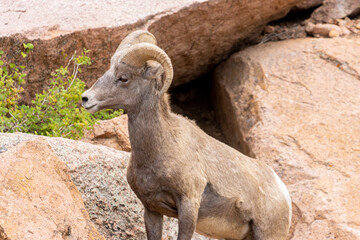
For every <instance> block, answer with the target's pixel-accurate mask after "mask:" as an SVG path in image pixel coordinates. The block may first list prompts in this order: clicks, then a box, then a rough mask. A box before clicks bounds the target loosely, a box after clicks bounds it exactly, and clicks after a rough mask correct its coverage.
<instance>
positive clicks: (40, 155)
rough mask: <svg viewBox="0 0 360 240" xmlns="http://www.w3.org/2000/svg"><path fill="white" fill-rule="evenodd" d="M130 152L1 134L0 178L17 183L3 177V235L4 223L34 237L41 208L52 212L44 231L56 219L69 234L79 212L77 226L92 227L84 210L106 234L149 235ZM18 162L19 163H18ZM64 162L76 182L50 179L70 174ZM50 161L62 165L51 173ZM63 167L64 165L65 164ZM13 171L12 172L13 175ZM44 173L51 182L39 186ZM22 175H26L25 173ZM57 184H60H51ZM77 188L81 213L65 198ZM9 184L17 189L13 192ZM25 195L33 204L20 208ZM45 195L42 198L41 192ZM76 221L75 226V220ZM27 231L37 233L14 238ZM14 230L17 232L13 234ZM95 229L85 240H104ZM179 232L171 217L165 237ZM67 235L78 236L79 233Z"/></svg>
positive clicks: (131, 239)
mask: <svg viewBox="0 0 360 240" xmlns="http://www.w3.org/2000/svg"><path fill="white" fill-rule="evenodd" d="M33 139H36V140H33ZM31 146H33V147H31ZM42 149H46V151H44V152H43V151H42ZM10 156H11V158H10ZM29 156H32V158H31V159H34V161H37V162H34V163H32V164H29V160H28V159H29V158H28V157H29ZM129 156H130V154H129V153H127V152H122V151H117V150H115V149H112V148H108V147H105V146H99V145H93V144H89V143H84V142H81V141H73V140H69V139H63V138H48V137H39V136H35V135H30V134H1V133H0V165H1V168H0V176H2V177H1V178H0V179H1V181H5V184H7V185H5V186H9V187H10V186H12V188H3V187H2V186H3V182H1V187H0V239H1V236H2V234H3V233H2V228H4V230H5V233H6V234H7V237H8V238H10V239H11V240H14V239H19V240H20V239H21V240H23V239H34V238H33V236H32V235H31V234H32V233H31V232H35V231H38V229H37V228H36V226H35V224H34V221H35V220H37V219H36V217H37V216H38V215H37V214H39V213H38V212H39V210H40V212H41V213H42V212H46V211H47V212H46V213H48V215H47V219H46V220H47V221H46V222H45V223H46V225H44V226H43V225H41V227H43V228H41V229H42V230H43V231H45V230H47V231H51V233H52V230H53V225H52V224H53V222H54V225H55V223H58V229H57V230H58V231H59V234H60V236H61V234H64V236H67V235H66V234H68V231H67V229H68V228H67V226H68V225H69V224H68V223H69V222H70V223H71V220H73V218H71V216H74V219H76V218H75V217H79V220H78V222H76V224H77V225H75V226H82V227H83V228H82V229H81V231H83V232H85V231H86V229H87V228H86V225H85V223H88V222H89V221H87V222H86V221H84V220H82V219H83V218H81V217H82V215H79V214H80V213H81V214H84V216H87V213H86V210H87V211H88V212H89V216H90V219H91V221H92V222H93V223H94V224H95V226H96V228H97V229H98V230H99V232H100V233H101V234H102V235H103V236H104V237H106V239H109V240H112V239H113V240H115V239H116V240H118V239H127V240H135V239H136V240H145V239H146V234H145V227H144V222H143V206H142V204H141V203H140V201H139V200H138V199H137V197H136V196H135V194H134V193H133V192H132V191H131V189H130V187H129V186H128V184H127V181H126V166H127V163H128V161H129ZM9 159H14V162H13V164H12V165H11V167H12V169H13V171H9V172H8V173H6V169H7V168H5V167H6V166H7V165H10V163H11V162H10V161H9ZM39 159H40V160H39ZM15 163H16V164H17V165H15ZM37 163H38V164H37ZM64 163H65V164H66V166H67V168H68V169H69V170H68V173H69V174H70V176H71V178H72V181H73V182H74V184H75V185H74V184H73V183H72V182H71V180H70V179H69V178H65V180H62V179H60V177H58V179H59V181H57V182H55V181H50V180H51V179H50V180H49V176H48V175H47V174H49V175H50V176H53V175H54V176H57V175H56V174H55V173H57V174H59V176H62V177H63V175H64V174H62V171H65V172H66V171H67V170H65V169H64V168H65V167H64V166H65V165H64ZM46 164H47V165H50V166H53V165H55V167H56V168H55V167H54V170H53V172H52V171H50V170H51V169H50V168H49V172H45V173H46V175H45V173H43V172H42V171H40V170H43V169H44V168H45V167H46V166H47V165H46ZM3 166H5V167H3ZM59 166H61V168H60V167H59ZM46 169H48V168H46ZM60 170H61V171H60ZM58 172H59V173H58ZM5 173H6V174H7V175H6V178H5V180H3V179H4V178H3V176H4V174H5ZM9 174H12V175H11V178H10V175H9ZM38 175H40V176H41V178H42V179H41V180H42V182H41V183H44V184H45V187H46V186H49V187H46V188H45V187H44V188H42V187H40V186H43V185H38V186H37V185H36V183H38V182H39V181H40V180H39V181H38V182H36V179H37V176H38ZM16 176H19V177H16ZM20 176H22V178H20ZM22 180H23V181H22ZM60 180H62V181H60ZM7 182H9V183H7ZM53 183H54V184H53ZM55 183H56V184H55ZM65 183H66V184H68V185H70V186H71V189H70V190H71V191H70V190H67V189H66V188H63V189H61V190H60V188H59V186H62V185H66V184H65ZM39 184H40V182H39ZM46 184H47V185H46ZM51 186H53V187H54V188H53V189H51V188H50V187H51ZM66 186H67V185H66ZM75 186H76V187H75ZM76 188H77V189H78V190H79V191H80V193H81V195H82V198H83V200H84V203H85V207H86V210H85V209H84V207H82V208H83V210H82V211H81V212H80V213H78V212H77V211H76V209H75V210H74V209H73V208H70V207H69V206H68V205H67V202H66V201H64V202H62V201H63V198H64V197H63V195H65V194H67V192H69V194H68V195H69V197H71V195H70V193H71V194H73V195H74V192H75V193H76V192H77V190H76ZM8 189H13V190H12V191H10V190H8ZM35 190H37V191H35ZM59 192H61V193H62V195H59V194H58V193H59ZM19 194H22V195H23V197H22V198H21V199H25V200H27V202H25V203H28V205H24V206H23V207H22V208H19V209H15V208H14V207H15V206H16V205H15V204H16V203H18V202H17V201H22V200H17V199H18V198H19ZM39 194H40V196H42V197H39ZM22 195H21V196H22ZM74 196H75V197H76V198H75V197H73V198H75V200H77V199H80V200H81V197H80V195H79V194H78V192H77V195H74ZM10 197H11V198H10ZM70 199H71V198H70ZM12 200H14V201H12ZM25 200H24V201H25ZM34 203H35V204H37V205H35V206H36V207H34ZM50 203H53V204H55V205H56V206H55V205H54V206H53V205H50ZM19 204H20V203H19ZM25 206H29V208H30V207H32V208H33V209H35V210H36V209H37V212H31V211H27V209H24V208H25ZM51 207H53V208H51ZM56 207H58V208H62V209H63V211H64V212H66V213H68V215H67V216H68V217H67V218H64V219H63V220H62V221H60V220H59V221H58V219H61V216H62V215H60V213H61V212H57V211H58V208H56ZM66 207H68V208H66ZM10 210H11V211H17V212H14V214H13V215H10V217H12V218H11V220H14V221H15V220H18V219H22V218H24V219H25V218H26V217H27V218H26V220H27V221H26V222H25V223H26V224H24V225H23V227H22V228H21V229H19V228H18V227H16V225H14V224H13V223H14V222H12V221H10V220H9V221H5V220H6V219H7V218H3V217H2V216H5V214H6V213H8V212H10ZM35 210H34V211H35ZM10 217H8V218H10ZM51 218H53V220H51ZM85 219H88V218H85ZM4 221H5V223H6V224H5V223H4ZM49 221H50V226H49ZM88 224H89V226H92V225H91V224H90V223H88ZM55 226H56V225H55ZM70 226H72V225H71V224H70ZM1 227H2V228H1ZM47 227H48V228H47ZM9 229H10V230H9ZM93 229H94V228H91V230H93ZM28 230H29V231H30V232H29V231H28ZM39 231H40V230H39ZM76 231H80V230H78V229H77V228H74V229H73V228H71V231H70V233H77V232H76ZM22 232H24V234H27V235H26V236H28V235H31V236H32V238H31V237H30V238H26V237H25V235H24V236H23V237H20V238H15V237H14V234H17V235H16V236H21V235H20V234H21V233H22ZM9 233H11V234H12V235H9ZM95 233H96V231H95V229H94V232H93V235H89V237H88V238H80V239H102V238H95V237H96V236H98V235H95ZM56 234H57V232H56ZM5 236H6V235H5ZM47 236H48V235H44V238H43V239H46V240H49V239H58V238H55V237H53V238H52V237H47ZM56 236H57V235H56ZM71 236H72V235H71ZM80 236H81V235H80ZM176 237H177V221H176V220H172V219H168V218H165V220H164V231H163V238H164V239H169V240H172V239H176ZM5 239H6V238H5ZM36 239H42V238H36ZM60 239H63V238H60ZM65 239H71V240H72V239H74V238H65ZM76 239H77V238H76ZM193 239H195V240H205V239H207V238H205V237H201V236H199V235H195V236H194V237H193ZM74 240H75V239H74Z"/></svg>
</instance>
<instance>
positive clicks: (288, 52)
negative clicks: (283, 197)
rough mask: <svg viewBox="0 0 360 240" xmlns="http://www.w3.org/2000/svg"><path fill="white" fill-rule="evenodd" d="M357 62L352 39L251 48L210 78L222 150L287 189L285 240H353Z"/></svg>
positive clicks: (359, 148)
mask: <svg viewBox="0 0 360 240" xmlns="http://www.w3.org/2000/svg"><path fill="white" fill-rule="evenodd" d="M359 56H360V40H359V39H352V40H351V39H296V40H288V41H283V42H274V43H268V44H264V45H259V46H256V47H251V48H249V49H246V50H244V51H241V52H239V53H236V54H234V55H233V56H232V57H231V58H230V59H229V60H227V61H226V62H225V63H223V64H222V65H220V66H219V67H218V68H217V69H216V71H215V76H214V81H215V83H214V84H215V85H214V86H215V94H216V108H215V109H217V114H218V116H221V118H219V119H220V124H221V126H222V128H223V130H224V134H225V135H226V137H227V138H228V140H229V142H231V144H232V145H233V146H234V147H236V148H238V149H242V150H243V151H244V152H246V151H247V153H248V154H249V155H254V156H256V157H257V158H259V159H262V160H263V161H265V162H267V163H268V164H270V165H271V166H272V167H273V168H274V169H275V171H276V172H277V173H278V174H279V175H280V176H281V178H282V179H283V181H284V182H285V183H286V185H287V187H288V189H289V192H290V195H291V196H292V200H293V224H292V228H291V234H290V237H289V239H293V240H295V239H296V240H300V239H301V240H303V239H344V240H350V239H360V227H359V226H360V205H359V202H360V192H359V189H360V138H359V136H360V105H359V102H360V74H359V73H360V64H359ZM238 138H241V140H242V141H237V139H238Z"/></svg>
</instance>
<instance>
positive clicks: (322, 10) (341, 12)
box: [311, 0, 360, 23]
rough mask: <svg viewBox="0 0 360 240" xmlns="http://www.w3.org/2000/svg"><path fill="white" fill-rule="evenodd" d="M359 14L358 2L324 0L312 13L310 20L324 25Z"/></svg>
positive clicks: (352, 0) (359, 5)
mask: <svg viewBox="0 0 360 240" xmlns="http://www.w3.org/2000/svg"><path fill="white" fill-rule="evenodd" d="M359 12H360V1H359V0H324V3H323V5H322V6H321V7H319V8H318V9H316V10H315V11H314V12H313V13H312V15H311V20H313V21H315V22H325V23H326V22H330V21H331V20H333V19H339V18H344V17H347V16H349V15H352V14H356V13H359Z"/></svg>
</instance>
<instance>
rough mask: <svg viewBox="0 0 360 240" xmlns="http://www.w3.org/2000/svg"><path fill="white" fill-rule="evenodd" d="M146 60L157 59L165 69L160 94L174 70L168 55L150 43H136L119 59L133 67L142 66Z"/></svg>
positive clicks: (165, 88) (169, 81)
mask: <svg viewBox="0 0 360 240" xmlns="http://www.w3.org/2000/svg"><path fill="white" fill-rule="evenodd" d="M148 60H154V61H157V62H158V63H160V64H161V65H162V67H163V68H164V70H165V80H164V84H163V87H162V89H161V91H160V95H162V94H163V93H165V92H166V91H167V90H168V88H169V87H170V85H171V81H172V79H173V75H174V71H173V67H172V64H171V60H170V58H169V56H168V55H167V54H166V53H165V52H164V50H162V49H161V48H159V47H158V46H155V45H154V44H151V43H138V44H136V45H133V46H131V47H130V48H129V49H128V50H127V52H126V53H125V54H124V56H123V57H122V58H121V61H122V62H124V63H126V64H129V65H130V66H134V67H142V66H144V64H145V62H146V61H148Z"/></svg>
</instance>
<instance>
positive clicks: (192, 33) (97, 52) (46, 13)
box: [0, 0, 302, 103]
mask: <svg viewBox="0 0 360 240" xmlns="http://www.w3.org/2000/svg"><path fill="white" fill-rule="evenodd" d="M300 2H302V0H266V1H264V0H253V1H238V0H181V1H161V0H156V1H153V0H151V1H150V0H146V1H125V0H121V1H115V0H110V1H106V2H103V4H102V5H99V2H98V1H95V0H90V1H86V2H84V1H81V0H65V1H61V3H60V2H58V1H53V2H50V3H48V2H46V3H45V1H15V2H14V1H8V2H6V3H5V2H4V4H2V5H1V6H0V12H1V15H0V22H1V29H2V30H1V33H0V46H1V49H2V50H4V51H5V52H6V56H5V57H4V58H3V60H5V61H6V62H16V63H19V64H23V65H25V66H27V71H28V77H27V81H28V83H27V85H26V86H25V89H26V91H25V92H24V97H25V101H26V102H28V103H29V102H30V100H31V97H33V96H34V95H35V93H37V92H40V91H41V90H42V89H44V87H45V86H46V84H47V83H48V80H49V77H50V73H51V71H53V70H54V69H57V68H58V67H59V66H60V65H63V66H66V64H67V60H65V59H64V58H63V56H62V54H61V52H63V53H64V54H67V55H68V56H71V55H72V54H73V53H74V51H75V50H77V51H78V52H80V51H81V50H82V49H83V48H86V49H90V50H91V52H90V57H91V58H92V60H93V64H92V65H91V67H89V68H87V69H86V70H84V71H83V74H82V76H81V77H82V79H83V80H85V81H86V82H87V84H88V86H90V85H92V84H93V83H94V82H95V80H96V79H97V78H98V77H100V76H101V75H102V74H103V73H104V72H105V71H106V70H107V68H108V66H109V62H110V57H111V56H112V54H113V53H114V52H115V50H116V48H117V46H118V44H119V43H120V41H121V40H122V39H123V38H124V37H125V36H126V35H127V34H128V33H129V32H131V31H133V30H135V29H148V30H149V31H150V32H152V33H153V34H154V35H155V36H156V37H157V39H158V44H159V46H160V47H162V48H164V50H165V51H166V52H167V53H168V54H169V56H170V57H171V59H172V62H173V65H174V71H175V78H174V81H173V85H174V86H176V85H179V84H182V83H186V82H188V81H190V80H193V79H195V78H196V77H198V76H200V75H202V74H204V73H206V72H208V71H209V69H211V68H212V67H213V66H215V64H217V63H219V62H221V61H222V60H224V59H226V58H227V57H228V56H229V55H230V54H231V53H232V52H233V51H234V50H236V49H237V48H239V47H240V44H241V43H242V42H244V40H245V39H249V38H253V37H256V36H257V34H259V33H260V31H261V30H262V27H263V26H265V24H266V23H268V22H270V21H273V20H275V19H279V18H281V17H283V16H284V15H285V14H286V13H287V12H288V11H289V10H290V8H292V7H293V6H295V5H296V4H297V3H300ZM34 6H37V7H34ZM20 26H21V27H20ZM24 42H32V43H33V44H34V46H35V49H34V51H33V52H32V53H31V54H30V55H29V56H28V57H27V58H26V59H23V58H22V57H21V55H20V51H21V48H22V43H24ZM64 54H63V55H64Z"/></svg>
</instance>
